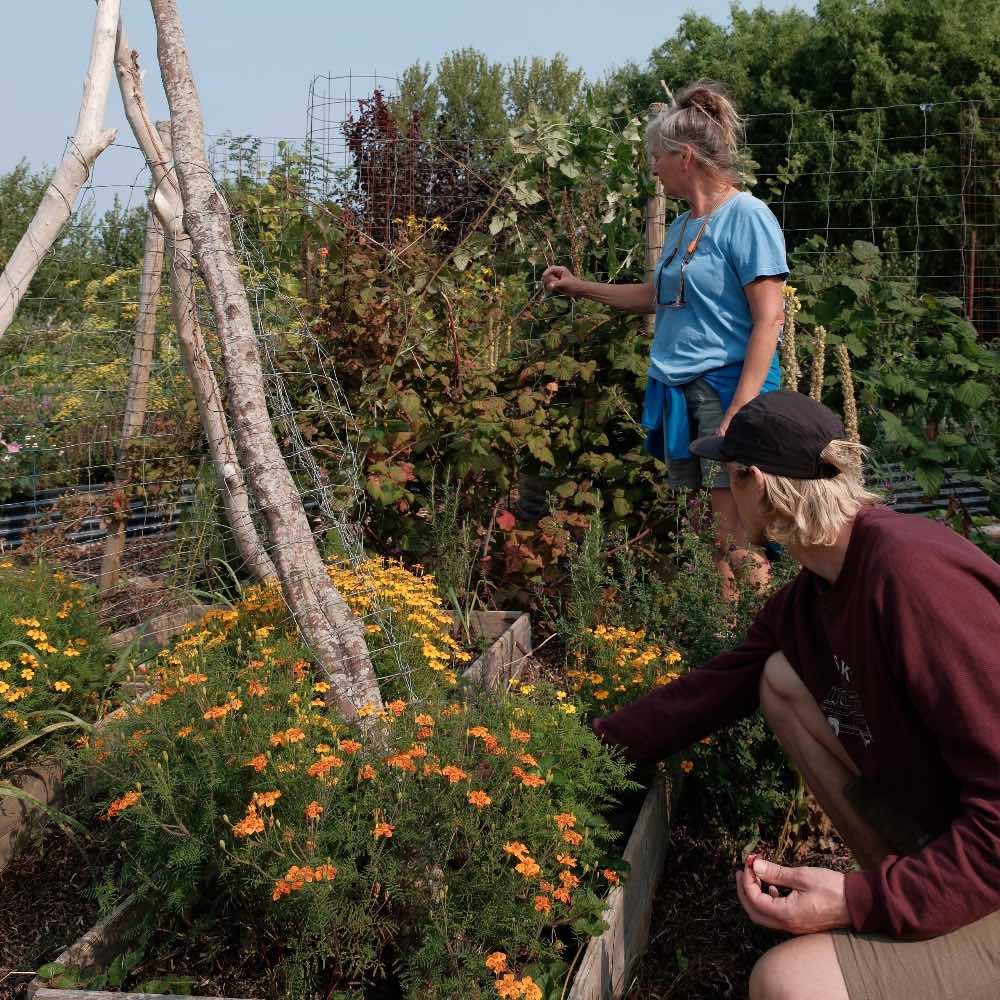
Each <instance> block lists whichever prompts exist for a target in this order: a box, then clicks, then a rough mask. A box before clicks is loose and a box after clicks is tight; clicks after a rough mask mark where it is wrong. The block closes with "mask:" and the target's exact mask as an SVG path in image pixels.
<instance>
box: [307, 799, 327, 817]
mask: <svg viewBox="0 0 1000 1000" xmlns="http://www.w3.org/2000/svg"><path fill="white" fill-rule="evenodd" d="M322 812H323V807H322V806H321V805H320V804H319V803H318V802H317V801H316V800H315V799H313V800H312V802H310V803H309V805H307V806H306V808H305V815H306V819H319V817H320V813H322Z"/></svg>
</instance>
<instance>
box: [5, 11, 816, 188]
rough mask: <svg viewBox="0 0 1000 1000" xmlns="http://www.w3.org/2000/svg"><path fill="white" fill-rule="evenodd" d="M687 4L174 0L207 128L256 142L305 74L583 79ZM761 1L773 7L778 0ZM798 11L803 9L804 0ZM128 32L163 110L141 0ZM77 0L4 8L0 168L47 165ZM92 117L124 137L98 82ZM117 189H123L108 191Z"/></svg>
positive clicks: (132, 171) (72, 89) (122, 171)
mask: <svg viewBox="0 0 1000 1000" xmlns="http://www.w3.org/2000/svg"><path fill="white" fill-rule="evenodd" d="M690 6H691V4H689V3H663V2H652V0H630V2H629V3H627V4H620V3H611V2H609V0H543V2H538V0H506V2H504V3H502V4H489V5H483V4H473V3H470V2H468V0H461V2H459V0H434V2H431V3H428V2H426V0H425V2H424V3H419V2H413V0H408V2H407V0H379V2H378V3H358V2H356V0H354V2H350V3H348V2H345V0H339V2H338V0H285V2H284V3H274V2H267V3H265V2H264V0H180V9H181V14H182V17H183V19H184V23H185V29H186V32H187V40H188V46H189V49H190V53H191V60H192V65H193V68H194V73H195V80H196V83H197V85H198V89H199V92H200V95H201V99H202V104H203V107H204V112H205V121H206V128H207V129H208V131H209V132H215V133H220V132H224V131H230V132H233V133H236V134H254V135H259V136H289V137H292V136H302V135H303V134H304V133H305V127H306V100H307V90H308V86H309V81H310V79H311V78H312V77H313V76H314V75H316V74H325V73H328V72H331V73H333V74H335V75H342V74H347V73H348V72H353V73H354V74H371V73H373V72H375V71H378V72H380V73H385V74H388V75H392V74H395V73H398V72H401V71H402V70H403V69H404V68H405V67H406V66H408V65H410V64H411V63H412V62H414V61H415V60H417V59H419V60H421V61H424V62H430V63H431V64H432V65H434V64H435V63H436V62H437V60H438V59H439V58H440V57H441V56H442V55H444V54H445V53H446V52H449V51H451V50H453V49H456V48H461V47H463V46H467V45H469V46H473V47H475V48H478V49H481V50H482V51H483V52H485V53H486V54H487V55H488V56H489V57H490V58H491V59H493V60H496V61H500V62H508V61H510V60H511V59H513V58H514V57H515V56H522V57H524V56H527V57H530V56H535V55H538V56H551V55H553V54H555V53H556V52H559V51H562V52H564V53H565V54H566V56H567V57H568V59H569V61H570V63H571V64H572V65H574V66H577V67H579V68H582V69H583V70H584V71H585V72H586V73H587V75H588V76H589V77H592V78H594V77H599V76H601V75H603V74H604V72H605V71H607V70H608V69H611V68H613V67H614V66H617V65H620V64H622V63H624V62H627V61H629V60H636V61H638V62H640V63H644V62H645V60H646V58H647V56H648V55H649V52H650V51H651V49H652V48H653V47H654V46H655V45H657V44H658V43H659V42H661V41H663V39H664V38H666V37H667V36H668V35H670V34H671V33H672V32H673V31H674V30H675V28H676V27H677V24H678V22H679V19H680V16H681V14H682V12H683V11H684V10H686V9H688V8H689V7H690ZM764 6H766V7H769V8H772V9H785V8H787V7H790V6H793V4H792V3H790V2H788V0H769V2H767V3H765V4H764ZM797 6H799V7H804V8H806V9H812V8H813V7H814V4H813V3H812V2H810V0H802V2H799V3H798V4H797ZM123 9H124V18H125V25H126V29H127V31H128V35H129V40H130V42H131V44H132V46H133V48H136V49H138V50H139V54H140V63H141V65H142V66H143V67H144V69H145V71H146V92H147V97H148V99H149V102H150V104H151V106H152V108H153V111H154V114H155V115H157V116H158V117H165V116H166V102H165V101H164V99H163V98H162V95H161V87H160V81H159V72H158V68H157V65H156V45H155V34H154V30H153V21H152V15H151V13H150V7H149V3H148V2H146V0H123ZM697 9H698V10H699V12H700V13H703V14H706V15H708V16H710V17H712V18H713V19H715V20H717V21H721V20H725V19H727V18H728V2H727V0H701V2H700V3H698V4H697ZM93 18H94V6H93V3H92V2H91V0H33V2H32V3H30V4H24V5H20V4H19V5H18V14H17V17H16V18H8V19H6V20H5V23H4V30H3V33H2V35H0V93H3V94H4V95H6V99H5V100H4V101H3V102H2V104H0V129H2V132H0V134H3V135H4V137H5V142H4V143H3V146H2V148H0V171H7V170H9V169H10V168H11V167H12V166H13V165H14V164H15V163H17V161H18V160H19V159H20V158H21V157H26V158H27V159H28V161H29V162H30V163H31V164H32V166H34V167H36V168H40V167H41V166H42V165H43V164H47V165H49V166H50V167H51V166H53V165H54V164H55V163H56V162H58V160H59V158H60V157H61V156H62V151H63V146H64V143H65V139H66V137H67V136H68V135H69V134H71V133H72V131H73V128H74V125H75V123H76V115H77V112H78V110H79V101H80V95H81V90H82V86H83V75H84V72H85V69H86V65H87V60H88V57H89V49H90V36H91V30H92V27H93ZM105 120H106V122H107V124H108V125H109V126H111V127H117V128H118V129H119V140H118V141H119V142H120V143H123V144H131V142H132V139H131V136H130V134H129V131H128V126H127V124H126V122H125V119H124V115H123V113H122V111H121V100H120V98H119V96H118V90H117V84H116V83H115V82H113V83H112V89H111V92H110V94H109V99H108V110H107V114H106V119H105ZM141 171H142V161H141V159H139V157H138V154H137V153H135V152H134V151H132V150H128V149H120V148H112V149H110V150H108V151H107V152H106V153H105V154H104V155H103V156H102V157H101V159H100V160H99V161H98V165H97V171H96V173H95V183H97V184H102V185H108V187H106V188H102V189H101V190H100V191H99V192H98V194H97V198H98V204H99V205H100V204H104V203H106V202H107V201H109V200H110V197H111V195H110V192H111V191H112V190H114V189H118V190H120V192H121V193H122V194H123V196H127V195H128V193H129V192H128V189H127V185H129V184H131V183H133V182H135V181H136V179H138V180H139V181H140V183H144V178H143V177H142V176H141ZM118 185H124V187H121V188H118V187H117V186H118Z"/></svg>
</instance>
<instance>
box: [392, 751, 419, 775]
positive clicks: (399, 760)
mask: <svg viewBox="0 0 1000 1000" xmlns="http://www.w3.org/2000/svg"><path fill="white" fill-rule="evenodd" d="M385 762H386V763H387V764H388V765H389V767H398V768H399V770H400V771H409V772H410V773H415V772H416V770H417V767H416V765H415V764H414V763H413V761H412V760H410V755H409V754H405V753H396V754H393V755H392V756H391V757H386V759H385Z"/></svg>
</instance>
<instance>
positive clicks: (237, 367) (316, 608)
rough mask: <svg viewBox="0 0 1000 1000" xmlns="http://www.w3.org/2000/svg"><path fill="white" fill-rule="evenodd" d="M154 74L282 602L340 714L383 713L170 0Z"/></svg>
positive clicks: (158, 5)
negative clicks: (271, 373)
mask: <svg viewBox="0 0 1000 1000" xmlns="http://www.w3.org/2000/svg"><path fill="white" fill-rule="evenodd" d="M152 7H153V18H154V20H155V21H156V37H157V54H158V56H159V62H160V75H161V77H162V79H163V88H164V90H165V91H166V94H167V103H168V104H169V106H170V123H171V133H172V135H173V141H174V156H175V163H176V167H177V177H178V180H179V182H180V188H181V195H182V198H183V203H184V221H185V224H186V225H185V228H186V229H187V231H188V232H189V233H190V234H191V240H192V242H193V244H194V249H195V252H196V253H197V255H198V264H199V268H200V270H201V274H202V277H203V278H204V280H205V287H206V289H207V291H208V296H209V299H210V300H211V303H212V310H213V312H214V313H215V320H216V326H217V330H218V335H219V341H220V343H221V345H222V360H223V365H224V366H225V370H226V385H227V389H228V393H229V402H230V409H231V411H232V413H233V417H234V421H233V422H234V427H235V430H236V438H237V446H238V449H239V454H240V457H241V458H242V459H243V468H244V469H245V470H246V473H247V480H248V482H249V483H250V485H251V487H252V489H253V491H254V494H255V496H256V499H257V505H258V507H259V509H260V510H261V512H262V514H263V517H264V518H265V519H266V521H267V526H268V530H269V534H270V539H271V544H272V548H271V553H272V555H273V558H274V562H275V567H276V569H277V571H278V578H279V580H280V581H281V588H282V591H283V593H284V597H285V601H286V602H287V604H288V607H289V609H290V610H291V612H292V614H293V615H294V617H295V620H296V622H297V624H298V626H299V630H300V632H301V634H302V638H303V639H304V641H305V642H306V643H307V645H308V646H309V647H310V648H311V649H312V651H313V653H314V654H315V656H316V658H317V660H318V662H319V665H320V668H321V669H322V671H323V673H324V674H325V675H326V677H327V679H328V680H329V682H330V686H331V689H332V693H333V696H334V699H335V700H336V702H337V704H338V706H339V707H340V709H341V711H342V712H343V713H344V716H345V717H346V718H347V719H348V720H350V721H353V720H355V719H357V718H359V715H358V709H360V708H362V707H364V706H369V707H370V708H371V709H374V710H377V711H380V710H381V709H382V697H381V695H380V693H379V688H378V680H377V678H376V676H375V671H374V668H373V667H372V663H371V657H370V656H369V654H368V647H367V645H366V643H365V637H364V633H363V631H362V629H361V623H360V622H359V621H358V619H356V618H355V617H354V615H353V614H352V613H351V609H350V608H349V607H348V605H347V603H346V602H345V601H344V599H343V597H342V596H341V595H340V594H339V593H338V592H337V590H336V588H335V587H334V586H333V584H332V583H331V581H330V577H329V575H328V573H327V569H326V565H325V564H324V562H323V559H322V557H321V556H320V554H319V550H318V549H317V547H316V542H315V539H314V538H313V536H312V531H311V530H310V527H309V521H308V519H307V518H306V514H305V510H304V509H303V507H302V499H301V497H300V496H299V491H298V489H297V488H296V486H295V481H294V480H293V479H292V475H291V472H289V469H288V466H287V464H286V463H285V459H284V456H283V455H282V454H281V449H280V448H279V447H278V442H277V440H276V439H275V436H274V428H273V426H272V423H271V417H270V414H269V412H268V408H267V396H266V393H265V390H264V374H263V370H262V368H261V362H260V353H259V351H258V348H257V338H256V332H255V330H254V326H253V318H252V316H251V313H250V304H249V302H248V300H247V294H246V288H245V287H244V285H243V279H242V277H241V276H240V270H239V263H238V259H237V255H236V249H235V247H234V246H233V238H232V232H231V231H230V221H229V208H228V206H227V205H226V203H225V200H224V199H223V198H222V197H221V195H220V194H219V192H218V191H217V190H216V188H215V185H214V183H213V181H212V176H211V173H210V171H209V167H208V162H207V159H206V156H205V129H204V123H203V121H202V114H201V102H200V101H199V99H198V92H197V89H196V88H195V84H194V79H193V77H192V74H191V65H190V62H189V60H188V51H187V44H186V41H185V38H184V29H183V26H182V25H181V20H180V15H179V13H178V11H177V2H176V0H152Z"/></svg>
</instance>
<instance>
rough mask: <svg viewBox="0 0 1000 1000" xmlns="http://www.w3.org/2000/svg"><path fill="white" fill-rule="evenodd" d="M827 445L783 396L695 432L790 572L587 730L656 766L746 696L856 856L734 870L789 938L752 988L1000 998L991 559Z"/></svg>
mask: <svg viewBox="0 0 1000 1000" xmlns="http://www.w3.org/2000/svg"><path fill="white" fill-rule="evenodd" d="M843 438H844V431H843V428H842V427H841V425H840V422H839V420H837V418H836V417H835V416H834V415H833V413H831V412H830V411H829V410H828V409H826V407H824V406H822V405H821V404H819V403H816V402H814V401H813V400H811V399H809V398H808V397H807V396H803V395H800V394H798V393H793V392H784V391H782V392H773V393H768V394H766V395H763V396H759V397H757V398H756V399H754V400H752V401H751V402H750V403H748V404H747V405H746V406H744V407H743V408H742V409H741V410H740V411H739V412H738V413H737V414H736V415H735V416H734V418H733V420H732V422H731V424H730V425H729V428H728V430H727V431H726V434H725V436H724V437H720V436H713V437H707V438H700V439H698V440H697V441H695V442H693V443H692V445H691V450H692V452H694V453H695V454H696V455H700V456H703V457H705V458H714V459H718V460H719V461H722V462H724V463H725V464H726V467H727V471H728V472H729V476H730V480H731V489H732V494H733V499H734V501H735V503H736V507H737V509H738V511H739V516H740V519H741V521H742V524H743V527H744V528H745V530H746V531H747V533H748V535H749V536H750V538H751V540H752V541H755V542H757V543H761V542H763V541H764V540H766V539H773V540H774V541H777V542H780V543H781V544H782V545H783V546H784V547H785V548H786V550H787V551H788V552H789V553H790V554H791V555H792V556H793V557H794V558H795V559H796V560H797V561H798V562H799V563H800V564H801V566H802V570H801V572H800V573H799V575H798V576H797V577H796V578H795V580H794V581H793V582H792V583H790V584H789V585H788V586H786V587H785V588H783V589H782V590H780V591H779V592H778V593H776V594H775V595H774V596H773V597H772V598H771V599H770V601H769V602H768V603H767V604H766V606H765V607H764V608H763V609H762V611H761V612H760V614H759V615H758V616H757V619H756V620H755V622H754V624H753V626H752V627H751V628H750V630H749V632H748V634H747V636H746V638H745V640H744V641H743V643H742V644H741V645H740V646H739V647H738V648H736V649H735V650H733V651H732V652H729V653H724V654H722V655H720V656H718V657H716V658H715V659H713V660H711V661H710V662H708V663H706V664H705V665H703V666H702V667H700V668H698V669H696V670H693V671H691V672H690V673H689V674H687V675H685V676H683V677H681V678H680V679H679V680H677V681H675V682H674V683H673V684H670V685H669V686H666V687H662V688H657V689H656V690H655V691H653V692H652V693H650V694H648V695H646V696H645V697H643V698H640V699H639V700H638V701H635V702H633V703H632V704H631V705H628V706H626V707H625V708H623V709H621V710H619V711H618V712H615V713H614V714H613V715H610V716H608V717H606V718H604V719H596V720H595V721H594V723H593V726H594V731H595V732H596V733H597V734H598V736H600V737H601V738H602V739H603V740H604V741H605V742H606V743H608V744H611V745H616V746H620V747H622V748H623V749H624V750H625V751H626V752H627V753H628V755H629V756H630V757H632V758H633V759H635V760H640V761H642V760H656V759H661V758H663V757H666V756H668V755H669V754H672V753H675V752H677V751H679V750H681V749H682V748H684V747H685V746H687V745H688V744H691V743H693V742H695V741H696V740H699V739H702V738H703V737H705V736H707V735H708V734H710V733H711V732H712V731H713V730H715V729H718V728H720V727H723V726H727V725H730V724H731V723H733V722H735V721H736V720H738V719H740V718H742V717H744V716H747V715H749V714H751V713H753V712H754V711H755V710H756V709H757V708H758V707H759V708H760V709H761V710H762V711H763V713H764V716H765V717H766V719H767V721H768V723H769V724H770V725H771V727H772V729H773V730H774V732H775V734H776V736H777V738H778V739H779V740H780V742H781V744H782V745H783V746H784V748H785V749H786V751H787V752H788V754H789V756H790V757H791V758H792V760H793V761H794V762H795V764H796V766H797V767H798V768H799V770H800V771H801V773H802V774H803V776H804V777H805V780H806V782H807V783H808V785H809V788H810V789H811V790H812V792H813V794H814V795H815V797H816V799H817V800H818V801H819V803H820V805H821V806H822V807H823V809H825V810H826V812H827V814H828V815H829V816H830V818H831V819H832V821H833V823H834V825H835V826H836V828H837V830H838V832H839V833H840V835H841V836H842V837H843V839H844V840H845V841H846V843H847V844H848V846H849V847H850V848H851V849H852V851H853V852H854V855H855V858H856V859H857V861H858V862H859V864H860V865H861V867H862V869H863V870H861V871H854V872H851V873H849V874H847V875H843V874H841V873H839V872H834V871H831V870H828V869H823V868H809V867H801V868H783V867H779V866H777V865H774V864H771V863H769V862H767V861H764V860H763V859H752V860H751V862H750V864H749V865H748V867H747V868H745V869H744V870H743V871H741V872H738V873H737V876H736V891H737V893H738V895H739V898H740V901H741V903H742V904H743V907H744V909H745V910H746V912H747V913H748V915H749V916H750V918H751V919H752V920H754V921H755V922H757V923H759V924H762V925H764V926H766V927H771V928H775V929H777V930H782V931H786V932H788V933H789V934H792V935H794V936H793V937H792V938H791V939H789V940H787V941H785V942H783V943H782V944H780V945H778V946H777V947H775V948H773V949H772V950H771V951H769V952H768V953H767V954H765V955H764V956H763V957H762V958H761V959H760V961H759V962H758V963H757V966H756V967H755V969H754V971H753V974H752V976H751V979H750V996H751V1000H889V998H893V1000H895V998H900V1000H944V998H948V1000H987V998H996V997H1000V605H998V595H1000V567H998V566H997V564H996V563H994V562H993V561H992V560H991V559H989V558H988V557H987V556H986V555H984V554H983V553H982V552H980V551H979V550H978V549H977V548H976V547H975V546H973V545H972V544H971V543H969V542H968V541H966V540H965V539H963V538H961V537H960V536H959V535H957V534H955V533H954V532H953V531H951V530H950V529H949V528H947V527H945V526H943V525H941V524H937V523H934V522H931V521H928V520H926V519H924V518H920V517H915V516H908V515H904V514H897V513H895V512H893V511H891V510H889V509H887V508H886V507H884V506H882V505H880V503H879V502H878V498H877V497H875V496H874V495H872V494H871V493H868V492H867V491H866V490H865V489H864V487H863V486H862V485H861V476H860V472H861V462H862V457H863V453H864V449H863V448H862V447H861V446H860V445H856V444H852V443H851V442H849V441H846V440H843ZM776 887H780V888H781V889H783V890H786V891H784V892H779V891H778V888H776ZM789 890H790V891H789Z"/></svg>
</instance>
